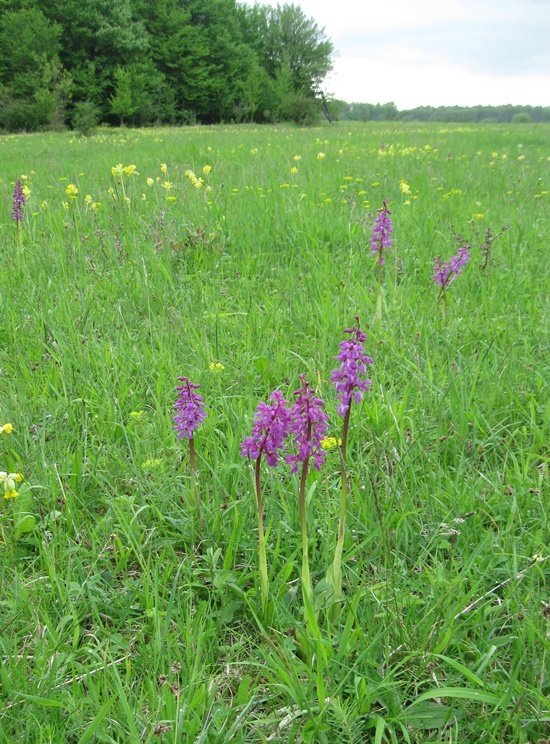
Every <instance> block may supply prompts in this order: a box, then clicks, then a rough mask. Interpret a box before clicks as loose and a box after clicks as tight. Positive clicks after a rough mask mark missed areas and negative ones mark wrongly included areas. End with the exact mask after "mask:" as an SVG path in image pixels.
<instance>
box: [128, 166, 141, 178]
mask: <svg viewBox="0 0 550 744" xmlns="http://www.w3.org/2000/svg"><path fill="white" fill-rule="evenodd" d="M136 167H137V166H135V165H127V166H126V167H125V168H124V173H126V175H127V176H132V175H133V174H134V173H136ZM137 175H139V174H138V173H136V176H137Z"/></svg>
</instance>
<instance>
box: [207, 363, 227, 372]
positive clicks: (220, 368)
mask: <svg viewBox="0 0 550 744" xmlns="http://www.w3.org/2000/svg"><path fill="white" fill-rule="evenodd" d="M208 369H211V370H212V372H223V371H224V369H225V367H224V366H223V364H221V363H220V362H216V363H214V362H212V363H211V364H210V365H209V366H208Z"/></svg>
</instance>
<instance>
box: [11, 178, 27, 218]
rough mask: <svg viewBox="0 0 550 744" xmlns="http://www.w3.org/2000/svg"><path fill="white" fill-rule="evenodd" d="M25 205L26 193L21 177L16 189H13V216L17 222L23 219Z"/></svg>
mask: <svg viewBox="0 0 550 744" xmlns="http://www.w3.org/2000/svg"><path fill="white" fill-rule="evenodd" d="M24 206H25V194H24V193H23V186H22V184H21V179H20V178H18V179H17V183H16V184H15V189H14V190H13V209H12V210H11V216H12V218H13V219H14V220H15V222H16V224H19V223H20V222H22V221H23V210H22V209H21V207H24Z"/></svg>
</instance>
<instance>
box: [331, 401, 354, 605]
mask: <svg viewBox="0 0 550 744" xmlns="http://www.w3.org/2000/svg"><path fill="white" fill-rule="evenodd" d="M350 411H351V403H350V406H349V408H348V410H347V411H346V414H345V416H344V427H343V431H342V445H341V447H340V468H341V470H340V482H341V485H342V495H341V498H340V518H339V520H338V537H337V540H336V549H335V551H334V562H333V564H332V588H333V591H334V596H335V597H340V596H341V594H342V552H343V550H344V535H345V532H346V498H347V492H348V481H347V473H346V446H347V441H348V428H349V416H350Z"/></svg>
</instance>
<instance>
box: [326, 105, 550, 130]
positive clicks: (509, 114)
mask: <svg viewBox="0 0 550 744" xmlns="http://www.w3.org/2000/svg"><path fill="white" fill-rule="evenodd" d="M331 106H332V107H333V108H334V110H335V112H337V116H338V118H340V119H342V120H345V121H439V122H462V123H467V122H482V123H485V124H498V123H510V122H517V123H521V122H522V121H523V122H529V121H533V122H544V121H550V106H512V105H511V104H506V105H503V106H436V107H434V106H419V107H417V108H414V109H406V110H403V111H399V110H398V108H397V106H396V105H395V103H377V104H372V103H345V102H344V101H332V102H331Z"/></svg>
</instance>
